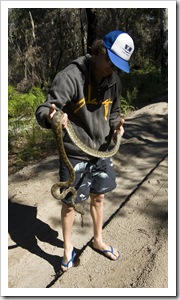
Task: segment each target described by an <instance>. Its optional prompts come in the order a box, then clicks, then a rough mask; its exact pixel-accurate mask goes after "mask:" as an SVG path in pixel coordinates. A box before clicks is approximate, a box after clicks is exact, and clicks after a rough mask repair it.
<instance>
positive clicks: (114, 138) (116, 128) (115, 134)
mask: <svg viewBox="0 0 180 300" xmlns="http://www.w3.org/2000/svg"><path fill="white" fill-rule="evenodd" d="M124 122H125V119H124V117H121V120H120V122H119V124H118V125H117V126H116V127H115V129H114V134H113V141H114V143H116V141H117V133H118V132H120V135H121V136H123V134H124V127H123V124H124Z"/></svg>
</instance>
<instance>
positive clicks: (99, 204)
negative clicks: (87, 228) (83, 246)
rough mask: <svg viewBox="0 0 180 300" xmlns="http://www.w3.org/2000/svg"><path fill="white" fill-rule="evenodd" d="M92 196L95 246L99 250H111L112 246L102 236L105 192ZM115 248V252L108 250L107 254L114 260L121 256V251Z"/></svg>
mask: <svg viewBox="0 0 180 300" xmlns="http://www.w3.org/2000/svg"><path fill="white" fill-rule="evenodd" d="M90 197H91V206H90V212H91V216H92V220H93V229H94V241H93V247H94V248H95V249H98V250H101V251H102V250H110V246H108V245H107V244H106V243H104V242H103V238H102V226H103V216H104V205H103V200H104V194H101V195H96V194H90ZM113 250H114V254H112V253H110V252H106V253H105V254H106V256H108V257H109V258H111V259H112V260H116V259H117V257H118V256H119V253H118V251H117V250H116V249H113Z"/></svg>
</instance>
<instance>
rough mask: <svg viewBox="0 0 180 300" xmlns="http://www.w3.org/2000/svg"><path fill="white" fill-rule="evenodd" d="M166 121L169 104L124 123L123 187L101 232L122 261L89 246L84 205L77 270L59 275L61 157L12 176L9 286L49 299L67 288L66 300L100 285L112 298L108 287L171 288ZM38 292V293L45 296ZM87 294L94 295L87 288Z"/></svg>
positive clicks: (119, 165) (76, 235) (109, 204)
mask: <svg viewBox="0 0 180 300" xmlns="http://www.w3.org/2000/svg"><path fill="white" fill-rule="evenodd" d="M167 119H168V104H167V101H166V99H162V101H161V102H159V103H152V104H150V105H148V106H146V107H144V108H142V109H140V110H138V111H136V112H133V113H131V114H129V115H128V116H127V118H126V123H125V134H124V137H123V140H122V144H121V147H120V150H119V153H117V155H116V156H115V157H114V158H113V162H114V166H115V169H116V174H117V184H118V185H117V188H116V189H115V190H114V191H113V192H111V193H109V194H108V195H107V197H106V200H105V212H104V227H103V237H104V240H105V241H106V242H107V243H109V244H111V245H112V246H114V247H116V248H118V250H119V251H120V254H121V257H120V259H119V260H118V261H117V262H113V261H111V260H109V259H107V258H105V257H104V256H102V255H100V254H99V253H97V252H95V251H94V250H93V249H92V247H91V239H92V221H91V218H90V214H89V200H87V202H86V203H85V204H84V209H85V211H86V214H85V218H84V227H83V228H82V227H81V222H80V215H79V214H76V217H75V223H74V227H73V234H72V242H73V244H74V247H75V249H76V251H77V259H76V266H75V267H74V268H71V269H70V270H69V271H68V272H66V273H63V274H62V273H61V272H59V273H58V271H59V267H60V264H61V259H62V255H63V240H62V234H61V217H60V212H61V203H59V202H58V201H57V200H55V199H53V197H52V196H51V193H50V188H51V186H52V184H53V183H54V182H57V181H58V157H57V156H51V157H48V158H46V159H45V160H43V161H42V162H41V163H39V164H36V165H34V166H30V167H26V168H24V169H22V170H21V171H19V172H18V173H16V174H13V175H11V176H9V200H8V209H9V219H8V220H9V240H8V241H9V247H8V255H9V273H8V287H9V289H11V288H12V290H13V288H25V289H24V295H28V293H29V292H26V288H41V289H44V288H46V293H47V295H51V294H52V295H53V293H54V292H55V291H56V292H57V295H58V296H61V295H63V293H64V291H65V290H66V289H67V292H66V296H68V295H69V294H70V295H71V292H72V291H73V293H74V295H78V293H79V291H80V290H81V289H83V288H90V289H91V288H93V291H94V292H93V293H95V290H96V289H95V288H98V293H99V292H100V291H101V289H105V295H106V296H108V288H114V289H115V290H116V288H118V289H121V288H126V289H129V288H167V287H168V122H167ZM47 288H49V290H48V289H47ZM106 288H107V289H106ZM54 289H55V290H54ZM28 290H29V289H28ZM36 291H37V292H34V293H35V294H34V295H36V293H37V295H40V294H39V293H40V292H38V290H36ZM39 291H40V290H39ZM93 293H92V294H93ZM96 293H97V292H96ZM81 295H82V294H81ZM84 295H85V296H87V295H89V296H90V294H87V292H86V291H85V294H84ZM100 295H102V294H100ZM110 295H112V291H111V294H110ZM119 295H121V292H119Z"/></svg>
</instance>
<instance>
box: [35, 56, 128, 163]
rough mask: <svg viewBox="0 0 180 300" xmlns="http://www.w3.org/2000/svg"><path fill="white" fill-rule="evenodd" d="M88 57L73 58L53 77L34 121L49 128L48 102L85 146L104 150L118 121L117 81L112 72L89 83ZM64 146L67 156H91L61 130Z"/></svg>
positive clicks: (118, 98)
mask: <svg viewBox="0 0 180 300" xmlns="http://www.w3.org/2000/svg"><path fill="white" fill-rule="evenodd" d="M90 66H91V56H90V55H89V54H87V55H85V56H82V57H79V58H78V59H76V60H74V61H73V62H72V63H71V64H70V65H69V66H68V67H67V68H65V69H64V70H62V71H60V72H59V73H58V74H57V75H56V77H55V78H54V80H53V82H52V85H51V88H50V90H49V92H48V95H47V99H46V102H45V103H43V104H41V105H40V106H39V107H38V108H37V110H36V118H37V121H38V123H39V124H40V125H41V126H42V127H44V128H51V125H50V124H49V123H48V122H47V121H46V117H47V115H48V114H49V108H50V106H51V104H52V103H54V104H55V105H56V109H57V110H58V109H61V110H63V111H64V112H65V113H67V114H68V118H69V120H70V121H71V123H72V125H73V127H74V130H75V132H76V134H77V136H78V137H79V139H81V140H82V141H83V142H84V143H85V144H86V145H87V146H89V147H90V148H92V149H98V150H100V151H106V150H108V147H109V145H110V142H111V138H112V134H113V130H114V128H115V126H116V125H118V123H119V121H120V95H121V90H122V88H121V82H120V78H119V76H118V75H117V74H116V73H115V72H113V74H112V75H110V76H108V77H106V78H104V80H103V81H102V82H101V84H100V85H99V86H98V87H94V86H93V84H91V82H90ZM63 131H64V137H63V140H64V146H65V150H66V153H67V154H68V156H69V157H74V158H78V159H82V160H90V159H92V157H90V156H88V155H87V154H85V153H84V152H83V151H81V150H80V149H79V148H78V147H77V146H76V145H75V144H73V143H72V141H71V140H70V137H69V136H68V133H67V132H66V130H65V129H64V130H63Z"/></svg>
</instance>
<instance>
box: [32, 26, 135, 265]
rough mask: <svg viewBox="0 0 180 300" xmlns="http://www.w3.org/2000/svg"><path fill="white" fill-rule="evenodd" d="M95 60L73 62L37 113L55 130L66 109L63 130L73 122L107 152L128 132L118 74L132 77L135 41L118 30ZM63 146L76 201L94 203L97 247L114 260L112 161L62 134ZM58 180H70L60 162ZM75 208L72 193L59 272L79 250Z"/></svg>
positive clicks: (66, 203) (96, 48) (96, 47)
mask: <svg viewBox="0 0 180 300" xmlns="http://www.w3.org/2000/svg"><path fill="white" fill-rule="evenodd" d="M91 50H92V51H91V52H92V56H91V55H89V54H87V55H85V56H83V57H79V58H78V59H76V60H75V61H73V62H72V63H71V64H70V65H69V66H68V67H67V68H65V69H64V70H63V71H61V72H59V73H58V74H57V75H56V77H55V79H54V80H53V82H52V86H51V89H50V91H49V93H48V96H47V100H46V102H45V103H43V104H42V105H40V106H39V107H38V109H37V111H36V117H37V121H38V123H39V124H40V125H41V126H42V127H45V128H51V120H52V118H53V116H54V114H55V112H56V111H57V110H58V109H61V110H63V112H64V115H63V122H62V126H63V128H65V127H66V125H67V120H68V119H69V120H70V121H71V122H72V124H73V127H74V130H75V132H76V134H77V136H78V137H79V138H80V139H81V140H82V141H83V142H84V143H85V144H86V145H88V146H89V147H91V148H92V149H93V148H94V149H98V150H100V151H106V150H108V147H109V144H110V141H111V138H112V137H114V138H115V135H116V131H117V130H120V134H121V135H123V133H124V129H123V126H121V123H120V95H121V90H122V88H121V82H120V78H119V76H118V75H117V73H116V71H117V69H118V68H119V69H121V70H123V71H125V72H127V73H129V72H130V68H129V63H128V61H129V59H130V57H131V54H132V53H133V51H134V43H133V40H132V38H131V37H130V36H129V35H128V34H127V33H125V32H122V31H119V30H115V31H112V32H110V33H108V34H107V35H106V36H105V37H104V39H103V40H97V41H95V42H94V43H93V45H92V49H91ZM63 141H64V146H65V150H66V153H67V155H68V158H69V159H70V161H71V163H72V165H73V167H74V170H75V172H76V179H75V182H74V184H73V185H74V186H75V187H76V189H77V199H76V202H81V201H85V200H86V199H88V198H89V196H90V200H91V202H90V203H91V204H90V213H91V216H92V220H93V231H94V239H93V247H94V248H95V249H97V250H99V251H101V252H102V253H103V254H104V255H106V256H107V257H109V258H110V259H112V260H117V259H118V258H119V256H120V255H119V252H118V251H117V250H116V249H114V248H112V247H111V246H109V245H107V244H106V243H105V242H104V241H103V238H102V225H103V200H104V195H105V193H107V192H109V191H112V190H113V189H114V188H115V187H116V182H115V172H114V169H113V166H112V161H111V159H103V158H102V159H101V158H100V159H98V158H94V157H92V156H89V155H87V154H85V153H84V152H83V151H82V150H80V149H79V148H78V147H77V146H76V145H75V144H73V143H72V142H71V140H70V138H69V136H68V134H67V133H66V131H65V130H64V138H63ZM59 172H60V181H66V180H67V178H68V171H67V169H66V167H65V165H64V163H63V161H62V160H61V158H60V171H59ZM74 214H75V212H74V208H73V207H72V206H71V205H70V196H69V194H68V195H67V196H66V197H65V199H64V200H63V202H62V211H61V217H62V231H63V238H64V256H63V260H62V265H61V268H62V270H63V271H67V270H68V269H69V268H71V267H72V266H73V263H74V258H75V251H74V248H73V245H72V244H71V231H72V226H73V222H74Z"/></svg>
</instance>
